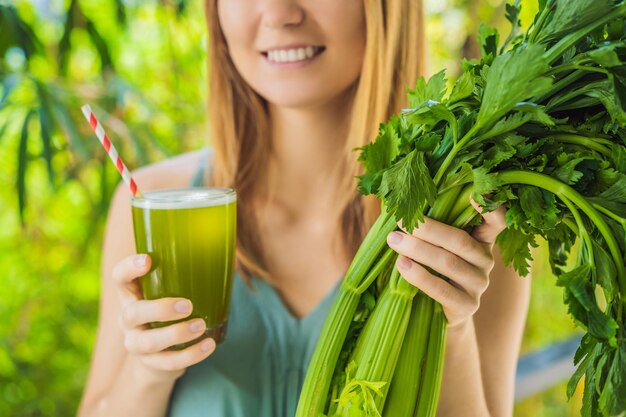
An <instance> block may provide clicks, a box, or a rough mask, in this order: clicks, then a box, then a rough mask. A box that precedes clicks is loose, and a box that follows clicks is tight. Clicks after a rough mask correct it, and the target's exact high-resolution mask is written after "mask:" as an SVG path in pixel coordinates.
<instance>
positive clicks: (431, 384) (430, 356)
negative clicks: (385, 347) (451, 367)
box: [415, 303, 448, 417]
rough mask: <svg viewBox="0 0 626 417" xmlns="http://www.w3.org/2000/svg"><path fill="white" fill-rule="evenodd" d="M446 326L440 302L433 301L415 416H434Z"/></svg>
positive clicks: (437, 400) (439, 384)
mask: <svg viewBox="0 0 626 417" xmlns="http://www.w3.org/2000/svg"><path fill="white" fill-rule="evenodd" d="M447 326H448V323H447V321H446V317H445V315H444V313H443V308H442V307H441V304H439V303H435V307H434V312H433V318H432V323H431V327H430V335H429V341H428V351H427V353H426V369H425V371H424V378H423V383H422V386H421V387H420V392H419V398H418V400H417V410H416V411H415V417H434V416H435V413H436V412H437V405H438V404H439V394H440V392H441V379H442V377H443V360H444V356H445V347H446V333H447Z"/></svg>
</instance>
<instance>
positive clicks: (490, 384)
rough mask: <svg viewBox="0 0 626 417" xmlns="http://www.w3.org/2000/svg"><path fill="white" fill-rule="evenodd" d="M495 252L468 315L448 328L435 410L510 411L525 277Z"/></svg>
mask: <svg viewBox="0 0 626 417" xmlns="http://www.w3.org/2000/svg"><path fill="white" fill-rule="evenodd" d="M494 258H495V266H494V268H493V270H492V271H491V274H490V284H489V287H488V288H487V290H486V291H485V293H484V294H483V296H482V298H481V304H480V308H479V309H478V311H477V312H476V313H475V314H474V317H473V320H470V321H468V322H467V323H466V324H465V325H461V326H458V327H451V328H448V339H447V346H446V357H445V363H444V372H443V381H442V392H441V398H440V402H439V408H438V410H437V415H438V416H458V415H463V416H467V417H473V416H476V417H487V416H490V417H509V416H512V415H513V394H514V388H515V370H516V366H517V359H518V356H519V349H520V343H521V340H522V334H523V331H524V323H525V320H526V313H527V310H528V301H529V299H530V279H529V278H521V277H519V275H517V273H516V272H515V271H514V270H513V269H512V268H506V267H505V266H504V264H503V263H502V259H501V256H500V254H499V251H498V250H497V248H495V250H494Z"/></svg>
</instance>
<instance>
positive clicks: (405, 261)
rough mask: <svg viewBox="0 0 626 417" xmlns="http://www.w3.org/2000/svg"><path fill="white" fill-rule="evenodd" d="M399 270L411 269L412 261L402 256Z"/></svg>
mask: <svg viewBox="0 0 626 417" xmlns="http://www.w3.org/2000/svg"><path fill="white" fill-rule="evenodd" d="M398 268H400V269H409V268H411V261H409V260H408V259H407V258H405V257H404V256H401V257H400V258H399V259H398Z"/></svg>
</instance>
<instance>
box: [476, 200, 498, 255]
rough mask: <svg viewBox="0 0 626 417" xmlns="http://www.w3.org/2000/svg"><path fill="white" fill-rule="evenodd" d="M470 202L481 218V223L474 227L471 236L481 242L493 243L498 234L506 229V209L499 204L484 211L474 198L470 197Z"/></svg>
mask: <svg viewBox="0 0 626 417" xmlns="http://www.w3.org/2000/svg"><path fill="white" fill-rule="evenodd" d="M470 203H471V205H472V207H474V209H475V210H476V211H478V212H479V213H480V215H481V216H482V218H483V223H482V224H481V225H480V226H478V227H476V228H475V229H474V231H473V232H472V236H474V238H476V239H477V240H479V241H481V242H483V243H487V244H489V245H493V243H494V242H495V241H496V238H497V237H498V235H499V234H500V233H501V232H502V231H503V230H504V229H506V220H505V213H506V209H505V208H504V206H500V207H498V208H497V209H495V210H494V211H484V210H483V208H482V207H481V206H480V205H479V204H478V203H477V202H476V201H474V199H471V200H470Z"/></svg>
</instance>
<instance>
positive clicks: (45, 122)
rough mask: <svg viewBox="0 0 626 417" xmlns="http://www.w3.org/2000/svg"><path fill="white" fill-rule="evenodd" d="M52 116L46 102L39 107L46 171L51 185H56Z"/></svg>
mask: <svg viewBox="0 0 626 417" xmlns="http://www.w3.org/2000/svg"><path fill="white" fill-rule="evenodd" d="M50 122H51V118H50V115H49V114H48V112H47V110H46V108H45V107H44V104H43V103H42V104H41V106H40V107H39V124H40V126H41V141H42V143H43V157H44V160H45V161H46V171H47V172H48V181H49V182H50V185H54V169H53V168H52V145H51V132H52V126H51V124H50Z"/></svg>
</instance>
